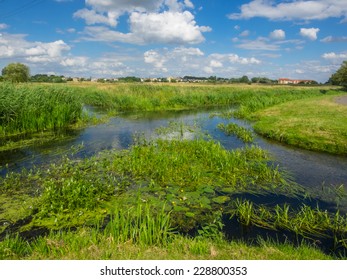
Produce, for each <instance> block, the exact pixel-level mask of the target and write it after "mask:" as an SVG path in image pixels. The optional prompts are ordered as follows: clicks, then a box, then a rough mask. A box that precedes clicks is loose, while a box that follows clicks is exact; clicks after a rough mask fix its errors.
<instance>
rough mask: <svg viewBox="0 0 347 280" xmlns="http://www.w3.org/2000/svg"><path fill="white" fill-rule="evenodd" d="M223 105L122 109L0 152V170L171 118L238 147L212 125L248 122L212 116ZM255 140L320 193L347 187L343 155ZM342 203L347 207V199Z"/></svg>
mask: <svg viewBox="0 0 347 280" xmlns="http://www.w3.org/2000/svg"><path fill="white" fill-rule="evenodd" d="M221 110H225V109H208V110H189V111H165V112H146V113H127V114H121V115H119V116H117V117H114V118H111V119H110V120H109V122H107V123H103V124H99V125H95V126H90V127H87V128H84V129H81V130H78V131H73V132H69V133H68V135H67V137H66V138H63V139H61V140H56V141H52V142H50V143H48V144H47V143H46V144H44V145H38V146H34V147H29V148H22V149H17V150H13V151H11V152H3V153H0V175H1V176H4V175H5V174H6V173H7V172H9V171H20V170H21V169H23V168H27V169H30V168H32V167H33V166H40V165H42V164H49V163H51V162H53V161H55V160H59V158H61V155H62V154H66V153H69V151H71V147H77V146H79V149H78V152H77V153H76V154H75V157H81V158H83V157H88V156H92V155H94V154H96V153H98V152H99V151H102V150H107V149H126V148H128V147H129V145H131V144H132V143H133V136H134V134H140V135H143V136H144V137H146V138H151V137H153V135H155V134H156V133H155V131H156V129H157V128H159V127H164V126H167V125H168V124H169V123H170V122H183V123H185V124H188V125H194V124H195V125H196V124H198V126H199V127H200V128H201V130H202V131H204V132H206V133H208V134H209V135H210V136H211V137H212V138H213V139H215V140H217V141H219V142H220V143H221V144H222V145H223V146H224V147H225V148H227V149H235V148H239V147H242V146H243V145H244V143H243V142H241V141H240V140H239V139H237V138H236V137H233V136H226V135H224V133H223V132H221V131H220V130H219V129H217V128H216V126H217V124H219V123H221V122H223V123H228V122H236V123H238V124H240V125H243V126H246V127H250V125H249V124H248V123H246V122H243V121H240V120H236V119H229V120H225V119H222V118H221V117H218V116H214V117H211V115H210V114H211V113H214V112H220V111H221ZM81 144H83V145H81ZM255 144H257V145H258V146H260V147H262V148H263V149H265V150H268V151H269V152H270V154H271V155H272V158H273V162H274V164H276V165H278V166H279V168H280V169H281V170H285V171H287V172H288V173H289V174H290V175H291V176H292V178H293V180H294V181H295V182H297V183H299V184H300V185H303V186H304V187H305V188H306V189H307V190H309V191H310V192H311V193H314V194H316V196H317V197H318V198H319V199H323V200H327V201H335V199H336V192H334V191H333V190H334V189H336V188H337V187H339V186H341V185H343V186H344V187H340V191H341V190H343V189H344V191H345V192H346V193H347V157H340V156H334V155H329V154H324V153H317V152H311V151H306V150H303V149H298V148H293V147H289V146H285V145H282V144H279V143H277V142H274V141H269V140H267V139H264V138H262V137H260V136H257V137H256V140H255ZM341 207H342V208H343V210H345V211H344V212H347V211H346V210H347V202H345V203H343V205H342V206H341Z"/></svg>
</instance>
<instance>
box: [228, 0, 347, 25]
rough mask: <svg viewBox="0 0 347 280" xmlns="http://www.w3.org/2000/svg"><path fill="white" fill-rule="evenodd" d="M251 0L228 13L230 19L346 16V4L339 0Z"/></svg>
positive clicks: (292, 18)
mask: <svg viewBox="0 0 347 280" xmlns="http://www.w3.org/2000/svg"><path fill="white" fill-rule="evenodd" d="M276 2H277V1H268V0H253V1H251V2H250V3H248V4H243V5H242V6H241V8H240V9H241V11H240V13H233V14H230V15H229V18H230V19H249V18H254V17H264V18H268V19H270V20H322V19H327V18H331V17H334V18H344V19H346V18H347V6H346V2H345V1H341V0H316V1H311V0H299V1H295V0H291V1H281V2H279V3H276Z"/></svg>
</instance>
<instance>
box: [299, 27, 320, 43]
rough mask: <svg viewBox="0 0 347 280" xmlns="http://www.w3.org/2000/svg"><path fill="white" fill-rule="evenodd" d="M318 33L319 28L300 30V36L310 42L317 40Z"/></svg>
mask: <svg viewBox="0 0 347 280" xmlns="http://www.w3.org/2000/svg"><path fill="white" fill-rule="evenodd" d="M318 32H319V28H300V35H301V36H302V37H305V38H308V39H310V40H312V41H315V40H317V33H318Z"/></svg>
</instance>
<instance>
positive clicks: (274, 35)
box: [270, 29, 286, 40]
mask: <svg viewBox="0 0 347 280" xmlns="http://www.w3.org/2000/svg"><path fill="white" fill-rule="evenodd" d="M270 38H271V39H274V40H284V39H285V38H286V33H285V32H284V31H283V30H282V29H275V30H274V31H272V32H271V33H270Z"/></svg>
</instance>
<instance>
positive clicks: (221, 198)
mask: <svg viewBox="0 0 347 280" xmlns="http://www.w3.org/2000/svg"><path fill="white" fill-rule="evenodd" d="M229 200H230V197H228V196H225V195H221V196H218V197H215V198H213V199H212V201H213V202H216V203H218V204H223V203H225V202H227V201H229Z"/></svg>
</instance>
